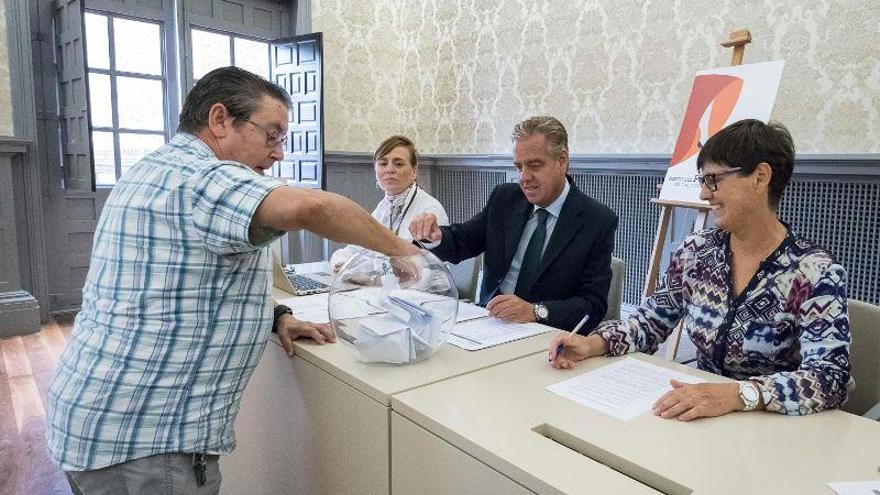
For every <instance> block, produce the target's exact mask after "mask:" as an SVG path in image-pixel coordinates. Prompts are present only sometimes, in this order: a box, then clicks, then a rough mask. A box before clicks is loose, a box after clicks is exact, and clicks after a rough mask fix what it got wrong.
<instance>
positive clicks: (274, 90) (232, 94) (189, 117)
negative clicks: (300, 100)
mask: <svg viewBox="0 0 880 495" xmlns="http://www.w3.org/2000/svg"><path fill="white" fill-rule="evenodd" d="M263 95H267V96H269V97H271V98H274V99H276V100H278V101H280V102H282V103H284V104H285V105H287V108H290V95H288V94H287V91H285V90H284V88H282V87H281V86H278V85H277V84H274V83H271V82H269V81H267V80H265V79H263V78H262V77H260V76H258V75H256V74H254V73H252V72H248V71H246V70H244V69H239V68H238V67H232V66H230V67H221V68H219V69H214V70H212V71H211V72H208V73H207V74H205V75H204V76H202V78H201V79H199V82H197V83H196V85H195V86H193V88H192V89H191V90H190V92H189V94H188V95H186V101H184V102H183V110H181V112H180V124H179V125H178V127H177V130H178V131H184V132H188V133H190V134H195V133H197V132H199V131H201V130H202V129H204V128H205V127H206V126H207V125H208V113H209V112H210V110H211V107H212V106H214V104H215V103H221V104H223V106H224V107H226V110H228V111H229V113H230V114H231V115H232V116H233V117H235V118H236V120H235V123H236V124H235V125H241V124H243V123H244V121H243V120H241V119H242V118H245V119H247V118H250V116H251V115H252V114H253V113H254V112H256V111H257V107H258V106H259V103H260V98H262V97H263Z"/></svg>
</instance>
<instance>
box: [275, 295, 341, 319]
mask: <svg viewBox="0 0 880 495" xmlns="http://www.w3.org/2000/svg"><path fill="white" fill-rule="evenodd" d="M329 297H330V294H328V293H326V292H325V293H323V294H312V295H308V296H297V297H288V298H285V299H281V300H279V301H278V303H279V304H283V305H285V306H288V307H289V308H290V309H291V310H293V316H294V317H296V319H298V320H303V321H309V322H312V323H329V322H330V317H329V316H328V314H327V301H328V299H329Z"/></svg>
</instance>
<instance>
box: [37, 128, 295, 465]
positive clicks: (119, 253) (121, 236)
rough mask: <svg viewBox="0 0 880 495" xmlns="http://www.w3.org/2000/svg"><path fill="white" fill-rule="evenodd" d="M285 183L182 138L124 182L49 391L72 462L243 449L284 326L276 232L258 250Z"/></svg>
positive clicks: (99, 235)
mask: <svg viewBox="0 0 880 495" xmlns="http://www.w3.org/2000/svg"><path fill="white" fill-rule="evenodd" d="M279 184H280V183H279V182H277V181H275V180H274V179H271V178H269V177H263V176H261V175H258V174H256V173H255V172H253V171H252V170H251V169H249V168H247V167H245V166H243V165H241V164H237V163H235V162H223V161H220V160H218V159H217V157H216V156H215V155H214V153H213V152H212V151H211V150H210V148H208V147H207V146H206V145H205V144H204V143H203V142H202V141H201V140H199V139H198V138H196V137H195V136H192V135H189V134H184V133H180V134H178V135H176V136H175V137H174V139H172V141H171V142H170V143H169V144H167V145H165V146H163V147H161V148H159V149H157V150H156V151H154V152H153V153H151V154H149V155H147V156H146V157H144V158H143V159H142V160H141V161H140V162H138V163H137V164H136V165H135V166H134V167H132V169H131V170H130V171H129V172H128V173H126V174H125V176H123V177H122V179H121V180H120V181H119V182H118V183H117V185H116V187H114V188H113V191H112V192H111V193H110V196H109V197H108V199H107V202H106V204H105V206H104V209H103V211H102V213H101V218H100V221H99V222H98V227H97V229H96V231H95V241H94V247H93V250H92V258H91V266H90V268H89V274H88V277H87V279H86V283H85V286H84V288H83V302H82V310H81V311H80V313H79V314H78V315H77V318H76V323H75V326H74V330H73V333H72V334H71V337H70V340H69V342H68V344H67V347H66V348H65V350H64V353H63V355H62V356H61V363H60V365H59V367H58V370H57V371H56V375H55V378H54V380H53V382H52V385H51V387H50V389H49V394H48V395H49V400H48V420H47V423H48V424H47V431H46V436H47V442H48V446H49V452H50V454H51V455H52V457H53V458H54V459H55V461H56V462H57V463H58V464H60V466H61V467H62V469H65V470H75V471H79V470H91V469H99V468H102V467H106V466H111V465H114V464H118V463H121V462H125V461H129V460H133V459H137V458H140V457H146V456H150V455H154V454H160V453H166V452H205V453H222V452H230V451H232V450H233V449H234V448H235V433H234V431H233V423H234V421H235V416H236V414H237V413H238V409H239V403H240V399H241V396H242V392H243V391H244V387H245V385H246V384H247V382H248V380H249V379H250V376H251V374H252V372H253V370H254V368H255V367H256V364H257V361H258V360H259V358H260V356H261V354H262V352H263V349H264V348H265V344H266V339H267V335H268V333H269V331H270V329H271V327H272V305H271V299H270V298H271V292H270V288H271V278H270V274H271V272H270V270H269V267H270V264H269V248H268V242H269V241H271V240H272V239H268V240H267V241H266V242H265V243H263V244H261V245H259V246H255V245H252V244H251V243H250V241H249V235H248V230H249V227H250V222H251V218H252V217H253V215H254V212H255V211H256V210H257V207H258V206H259V205H260V203H261V202H262V201H263V199H264V198H265V197H266V195H267V194H268V193H269V191H271V190H272V189H274V188H275V187H276V186H278V185H279ZM280 234H281V233H280V232H277V233H273V235H272V236H270V237H272V238H273V239H274V238H275V237H277V236H278V235H280Z"/></svg>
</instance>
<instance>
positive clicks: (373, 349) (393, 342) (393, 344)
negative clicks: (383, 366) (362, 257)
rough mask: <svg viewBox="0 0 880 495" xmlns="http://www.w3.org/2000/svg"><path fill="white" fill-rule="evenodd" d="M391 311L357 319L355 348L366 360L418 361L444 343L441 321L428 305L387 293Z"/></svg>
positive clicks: (386, 304) (387, 361)
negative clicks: (420, 304) (422, 305)
mask: <svg viewBox="0 0 880 495" xmlns="http://www.w3.org/2000/svg"><path fill="white" fill-rule="evenodd" d="M382 304H383V305H384V307H385V308H386V309H387V310H388V313H387V314H385V315H382V316H371V317H369V318H363V319H361V320H359V321H358V334H357V339H356V340H355V343H354V345H355V349H356V350H357V351H358V354H359V355H360V358H361V360H362V361H365V362H368V363H369V362H382V363H395V364H404V363H409V362H413V361H418V360H420V359H422V358H424V357H426V356H428V355H429V354H431V352H433V351H434V350H435V349H436V348H437V347H439V346H440V345H441V344H442V338H441V333H440V331H441V321H440V319H439V318H435V316H434V314H433V313H432V312H431V310H429V309H425V308H422V307H420V306H418V305H417V304H414V303H412V302H409V301H407V300H404V299H401V298H399V297H396V296H388V297H387V298H386V299H385V300H384V301H383V302H382Z"/></svg>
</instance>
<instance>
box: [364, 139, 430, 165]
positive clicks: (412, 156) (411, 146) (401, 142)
mask: <svg viewBox="0 0 880 495" xmlns="http://www.w3.org/2000/svg"><path fill="white" fill-rule="evenodd" d="M398 146H403V147H404V148H406V149H407V150H409V162H410V163H411V164H412V166H413V168H416V167H418V166H419V154H418V152H416V145H415V143H413V142H412V140H411V139H410V138H408V137H406V136H391V137H390V138H388V139H386V140H385V141H382V144H380V145H379V147H378V148H376V152H375V153H373V162H374V163H375V162H378V161H379V159H380V158H382V157H383V156H385V155H387V154H388V153H391V151H392V150H394V148H397V147H398Z"/></svg>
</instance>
